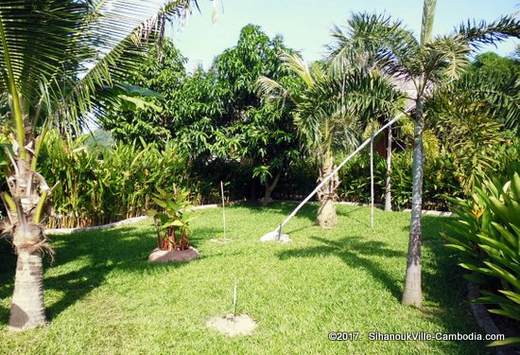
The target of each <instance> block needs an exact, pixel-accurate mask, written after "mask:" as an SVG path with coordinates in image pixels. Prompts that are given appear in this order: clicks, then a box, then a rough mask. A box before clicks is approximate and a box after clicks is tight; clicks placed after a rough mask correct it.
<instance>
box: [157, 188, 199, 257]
mask: <svg viewBox="0 0 520 355" xmlns="http://www.w3.org/2000/svg"><path fill="white" fill-rule="evenodd" d="M152 199H153V201H154V202H155V204H156V205H157V206H158V208H159V209H160V210H159V211H158V210H156V209H150V210H148V211H147V215H148V216H150V217H152V218H153V220H154V226H155V231H156V233H157V247H158V248H159V249H160V250H186V249H188V247H189V246H190V244H189V241H188V235H189V233H190V224H189V219H188V218H187V212H189V211H188V208H189V205H190V204H189V192H187V191H183V190H180V189H179V188H177V187H176V186H175V185H174V186H173V188H172V190H171V191H167V190H163V189H161V188H157V193H155V194H154V195H153V197H152Z"/></svg>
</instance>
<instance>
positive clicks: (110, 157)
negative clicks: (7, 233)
mask: <svg viewBox="0 0 520 355" xmlns="http://www.w3.org/2000/svg"><path fill="white" fill-rule="evenodd" d="M88 137H89V136H88V135H86V136H84V137H80V138H77V139H63V138H61V137H60V136H59V135H58V134H57V133H56V132H50V133H49V135H48V136H47V138H46V140H45V142H44V144H43V147H42V152H41V157H40V160H39V161H40V169H41V171H42V174H43V175H44V176H45V178H46V179H47V181H48V182H49V186H54V190H53V192H52V195H51V199H52V202H51V204H52V208H53V212H52V213H51V217H50V218H49V220H48V221H47V224H48V226H49V227H76V226H88V225H93V224H101V223H108V222H112V221H116V220H120V219H123V218H128V217H133V216H138V215H142V214H144V213H145V212H146V211H147V210H148V209H150V208H152V207H153V206H154V202H153V201H152V199H151V197H152V195H153V193H155V192H156V191H157V188H165V189H169V188H171V187H172V186H173V185H174V184H177V185H179V186H187V184H188V175H187V171H186V166H187V163H186V161H185V160H184V159H183V158H182V157H180V156H179V155H178V154H177V152H176V150H175V149H174V148H173V146H171V145H167V146H166V147H165V148H163V149H159V148H158V147H157V146H156V145H155V144H146V143H144V142H139V143H137V142H136V143H134V144H130V145H128V144H115V145H113V146H102V145H92V144H88V145H87V144H85V143H86V141H87V139H88Z"/></svg>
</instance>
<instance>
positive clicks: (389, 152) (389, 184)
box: [385, 125, 392, 211]
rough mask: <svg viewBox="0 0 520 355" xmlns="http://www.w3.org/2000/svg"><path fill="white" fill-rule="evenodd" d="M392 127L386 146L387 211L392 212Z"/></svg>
mask: <svg viewBox="0 0 520 355" xmlns="http://www.w3.org/2000/svg"><path fill="white" fill-rule="evenodd" d="M391 176H392V125H390V126H388V142H387V146H386V182H385V211H391V210H392V178H391Z"/></svg>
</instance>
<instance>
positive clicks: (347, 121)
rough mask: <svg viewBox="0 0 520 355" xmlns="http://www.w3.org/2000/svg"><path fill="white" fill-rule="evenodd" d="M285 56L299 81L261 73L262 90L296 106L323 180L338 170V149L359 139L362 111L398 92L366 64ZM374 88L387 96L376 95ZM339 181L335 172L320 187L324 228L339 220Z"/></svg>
mask: <svg viewBox="0 0 520 355" xmlns="http://www.w3.org/2000/svg"><path fill="white" fill-rule="evenodd" d="M282 59H283V63H284V64H283V65H284V67H285V69H286V70H289V71H290V72H292V73H294V74H295V76H296V77H297V78H298V83H297V84H295V83H287V82H286V83H280V82H275V81H273V80H272V79H269V78H266V77H262V78H260V79H259V91H260V93H261V94H262V95H263V96H264V97H266V98H267V99H276V100H281V102H283V103H287V104H290V105H293V108H292V116H293V120H294V123H295V125H296V127H297V129H298V133H299V135H300V136H301V137H302V138H303V141H304V142H305V148H306V149H307V151H308V152H309V153H310V155H311V156H312V157H313V158H314V159H315V161H316V162H317V163H318V165H319V178H318V182H321V181H322V180H323V179H325V177H327V176H329V175H330V174H331V173H332V172H333V170H334V169H335V167H336V166H335V157H336V156H337V154H338V153H339V152H342V151H345V150H346V149H350V148H352V147H354V146H355V144H356V143H357V142H358V139H359V136H360V134H361V132H362V129H363V122H366V120H364V119H363V117H364V116H363V114H366V113H367V112H375V111H378V110H380V109H381V105H379V104H380V103H381V102H385V104H384V105H383V108H384V109H387V107H390V106H392V105H393V104H394V103H395V101H396V99H397V95H396V93H395V91H393V90H392V89H391V87H390V86H389V85H388V82H387V81H386V80H385V78H384V77H383V76H381V75H379V73H372V72H370V71H367V70H366V69H367V67H363V68H354V67H348V68H347V67H342V68H332V67H330V66H329V65H328V64H326V63H323V62H315V63H313V64H312V65H310V66H309V65H307V64H306V63H305V62H304V61H303V59H302V58H301V57H300V56H299V55H298V54H295V53H292V54H283V56H282ZM374 92H378V93H385V94H387V95H386V96H385V95H380V96H377V95H374ZM377 99H379V101H378V100H377ZM376 103H377V104H376ZM338 184H339V179H338V177H337V175H336V176H334V177H333V178H331V179H330V180H329V181H328V182H327V183H326V184H325V185H324V186H323V187H322V188H321V189H320V191H318V200H319V202H320V207H319V209H318V215H317V222H318V224H319V225H320V226H321V227H323V228H331V227H333V226H334V225H335V224H336V209H335V205H334V201H335V199H336V190H337V187H338Z"/></svg>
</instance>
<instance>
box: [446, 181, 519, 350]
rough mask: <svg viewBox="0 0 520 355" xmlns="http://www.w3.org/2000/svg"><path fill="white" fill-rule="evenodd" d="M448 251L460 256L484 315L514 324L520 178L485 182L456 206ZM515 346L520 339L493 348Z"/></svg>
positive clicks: (517, 280) (517, 294)
mask: <svg viewBox="0 0 520 355" xmlns="http://www.w3.org/2000/svg"><path fill="white" fill-rule="evenodd" d="M455 212H456V214H457V216H458V219H457V222H456V223H455V224H454V225H453V232H452V233H451V234H449V235H446V236H445V238H446V239H447V240H448V242H449V244H447V246H448V247H450V248H452V249H454V250H456V251H457V252H458V253H459V254H460V261H461V263H460V266H461V267H463V268H464V269H466V270H469V271H471V272H473V274H470V275H468V277H469V278H470V279H471V280H473V281H476V282H478V283H480V285H481V286H482V288H483V291H482V293H483V296H482V297H480V298H479V299H478V300H477V301H478V302H481V303H485V304H492V305H493V306H494V307H495V308H492V309H490V312H492V313H494V314H498V315H500V316H504V317H508V318H511V319H514V320H516V321H520V175H518V174H517V173H515V174H514V176H513V177H512V179H511V180H509V181H507V182H506V183H505V184H503V183H502V182H501V181H490V180H487V181H486V182H485V183H483V184H482V186H480V187H477V188H475V193H474V194H473V195H472V197H471V199H470V200H460V199H459V200H458V201H457V207H456V209H455ZM510 343H519V344H520V337H517V338H510V339H507V340H506V341H504V342H497V343H495V345H505V344H510Z"/></svg>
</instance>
